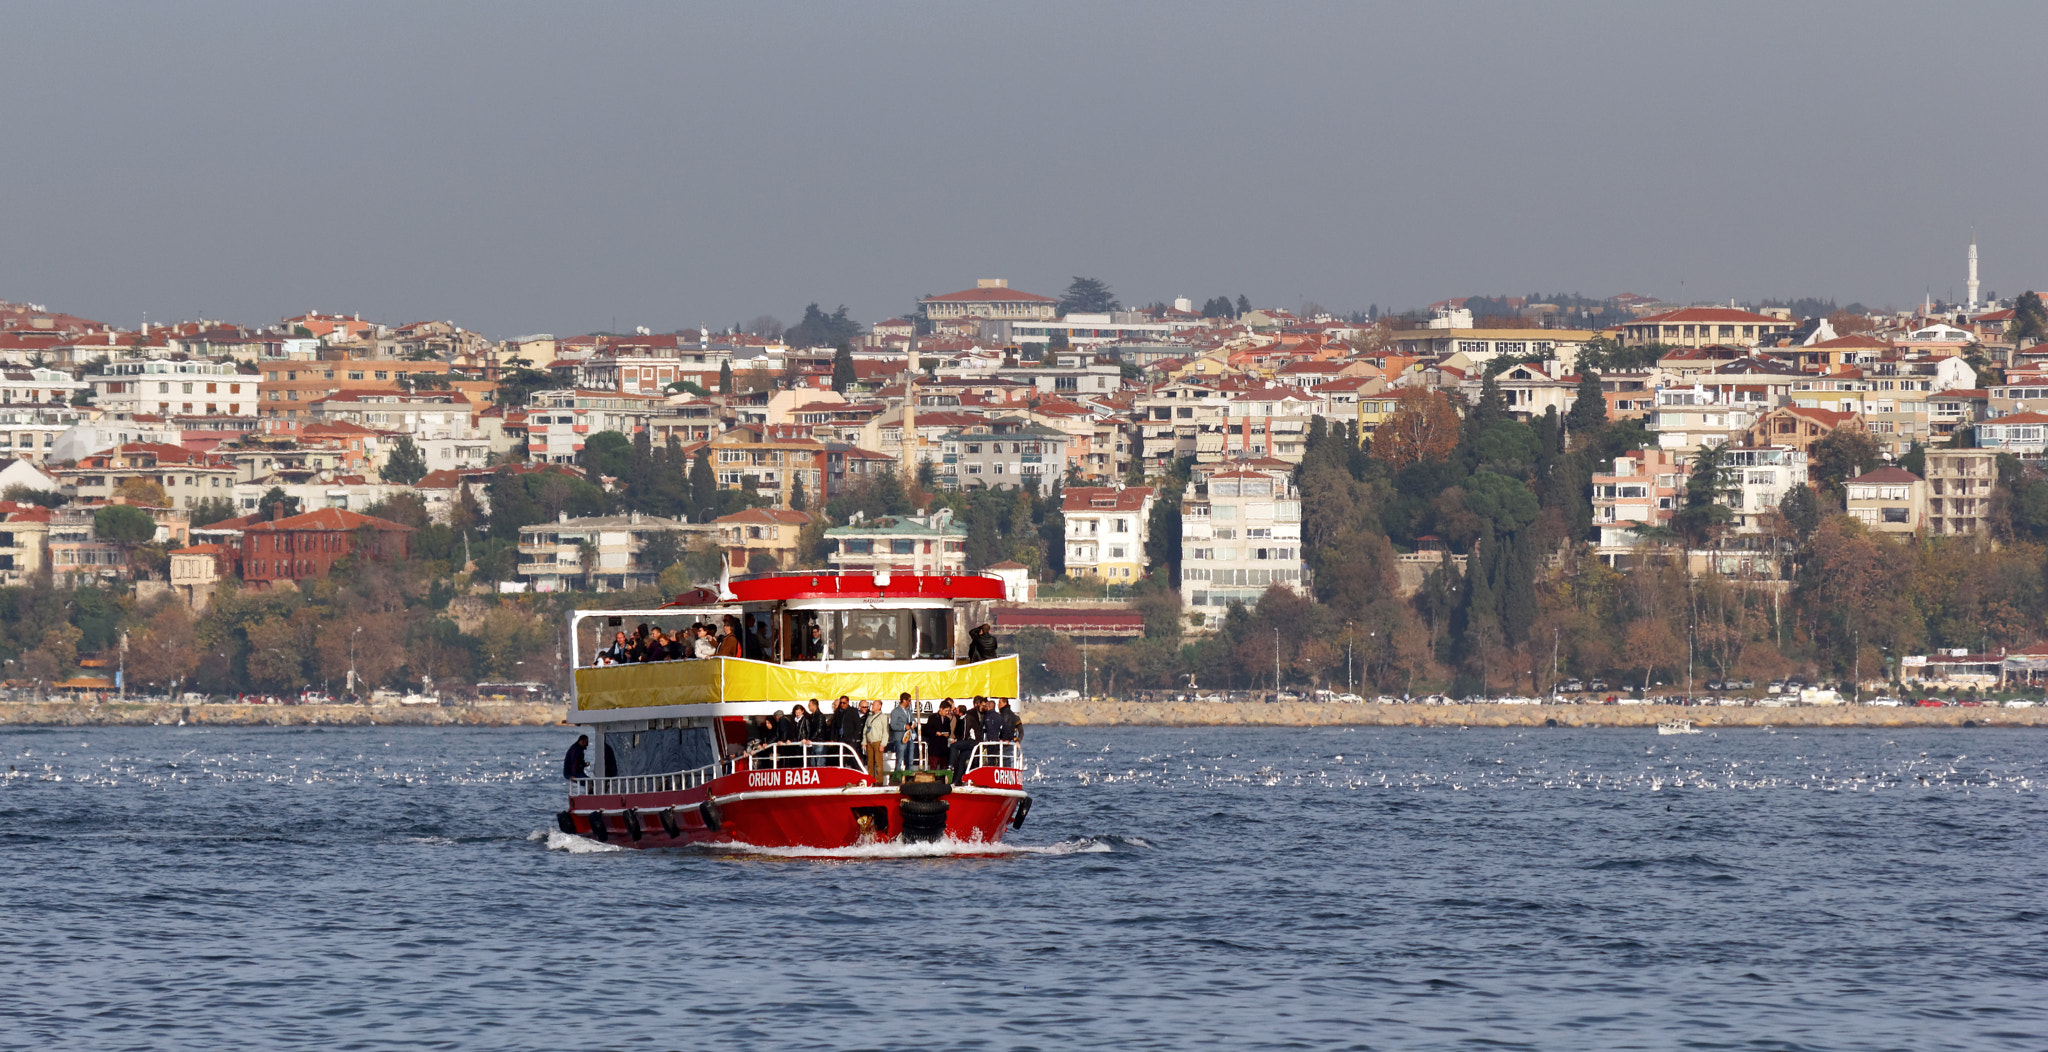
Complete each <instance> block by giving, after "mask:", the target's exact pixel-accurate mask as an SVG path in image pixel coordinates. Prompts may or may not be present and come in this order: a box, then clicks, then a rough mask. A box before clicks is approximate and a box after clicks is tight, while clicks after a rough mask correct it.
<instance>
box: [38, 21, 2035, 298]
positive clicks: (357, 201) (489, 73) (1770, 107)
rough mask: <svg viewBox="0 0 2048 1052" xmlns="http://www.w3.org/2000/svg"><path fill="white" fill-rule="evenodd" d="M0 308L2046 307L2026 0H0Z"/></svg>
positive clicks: (2031, 51) (2032, 50) (2032, 61)
mask: <svg viewBox="0 0 2048 1052" xmlns="http://www.w3.org/2000/svg"><path fill="white" fill-rule="evenodd" d="M0 27H4V32H5V35H6V37H7V38H8V40H9V45H8V47H7V49H6V52H7V56H6V59H5V61H4V62H0V199H4V212H0V216H4V218H0V298H4V299H14V300H30V301H33V302H39V303H46V304H48V305H49V306H51V307H53V308H56V309H62V310H68V311H73V312H76V313H80V314H84V315H87V316H89V317H95V318H100V319H103V320H107V321H113V322H118V323H122V324H133V323H135V322H137V321H139V320H140V319H141V317H142V313H143V312H144V311H147V312H148V313H149V316H150V317H151V318H152V319H158V320H162V319H169V318H189V317H193V316H196V315H198V314H199V313H200V312H201V311H204V312H205V314H206V316H208V317H212V318H225V319H231V320H236V321H243V322H252V323H263V322H269V321H274V320H275V319H277V318H279V317H281V316H283V315H285V314H288V313H297V312H299V311H303V310H307V309H313V308H318V309H321V310H327V311H361V312H362V313H363V314H364V315H365V316H366V317H369V318H373V319H382V320H386V321H389V322H391V323H394V324H396V323H400V322H405V321H412V320H418V319H422V318H449V319H453V320H455V321H457V322H460V323H462V324H465V325H468V326H470V327H472V328H475V329H479V330H481V331H483V332H486V333H490V334H493V335H499V336H503V335H511V334H514V333H519V332H533V331H552V332H557V333H571V332H582V331H589V330H592V329H597V328H604V327H608V326H610V325H612V324H613V320H614V319H616V323H617V324H618V326H620V327H621V328H627V327H631V326H634V325H647V326H650V327H652V328H654V329H655V330H657V331H661V330H666V329H672V328H676V327H679V326H691V325H695V324H697V323H699V322H702V323H706V324H710V325H714V326H725V325H729V324H732V323H734V322H739V321H744V320H746V319H749V318H751V317H753V316H755V315H757V314H762V313H771V314H775V315H777V316H779V317H781V318H783V319H784V320H785V321H793V320H795V318H796V316H798V315H799V314H800V313H801V311H802V309H803V305H804V304H805V303H806V302H808V301H811V300H817V301H819V302H821V303H823V304H824V305H825V306H826V307H828V308H829V307H832V306H834V305H836V304H839V303H842V302H843V303H845V304H847V305H849V306H850V307H851V308H852V309H853V311H854V313H855V314H856V315H857V316H859V317H860V318H861V319H862V320H864V321H868V322H872V321H874V320H876V319H878V318H881V317H885V316H889V315H892V314H897V313H901V312H904V311H907V310H909V309H911V308H912V307H913V305H914V301H915V300H916V298H917V297H918V296H920V295H923V294H926V293H935V292H946V291H951V290H954V289H958V288H962V287H966V286H969V285H971V284H972V282H973V280H974V279H975V278H979V277H1007V278H1009V279H1010V280H1011V283H1012V284H1013V285H1015V286H1017V287H1020V288H1026V289H1031V290H1035V291H1039V292H1044V293H1047V294H1057V293H1058V292H1059V290H1060V289H1061V288H1062V287H1064V285H1065V284H1066V282H1067V280H1068V278H1069V276H1071V275H1074V274H1086V275H1094V276H1099V277H1102V278H1103V279H1105V280H1107V281H1108V282H1109V283H1110V284H1111V285H1112V286H1113V287H1114V288H1115V289H1116V291H1117V292H1118V293H1119V294H1120V295H1121V296H1122V297H1123V298H1124V300H1125V301H1126V302H1145V301H1149V300H1152V299H1167V298H1171V297H1173V296H1175V295H1187V296H1191V297H1193V298H1194V299H1195V300H1196V301H1197V302H1199V301H1201V300H1202V299H1204V298H1206V297H1209V296H1213V295H1216V294H1218V293H1224V294H1229V295H1236V294H1237V293H1239V292H1244V293H1247V294H1249V295H1250V296H1251V298H1252V299H1253V300H1255V301H1259V302H1262V303H1273V304H1279V305H1284V306H1293V305H1295V304H1297V303H1298V302H1299V301H1300V300H1302V299H1303V298H1307V299H1311V300H1315V301H1317V302H1320V303H1323V304H1325V305H1326V306H1329V307H1332V308H1338V309H1351V308H1358V309H1363V308H1364V307H1365V306H1366V305H1367V304H1368V303H1379V304H1382V305H1388V306H1403V307H1405V306H1416V305H1420V304H1422V303H1426V302H1428V301H1430V300H1433V299H1437V298H1441V297H1444V296H1450V295H1459V294H1467V293H1509V294H1520V293H1526V292H1532V291H1543V292H1551V291H1578V292H1583V293H1586V294H1588V295H1595V296H1605V295H1611V294H1613V293H1616V292H1620V291H1624V290H1629V291H1637V292H1643V293H1648V294H1654V295H1661V296H1665V297H1671V298H1681V297H1682V298H1686V299H1724V300H1725V299H1726V298H1728V297H1731V296H1735V297H1741V298H1745V299H1748V298H1754V297H1765V296H1800V295H1819V296H1832V297H1837V298H1839V299H1841V300H1843V301H1844V302H1846V301H1848V300H1851V299H1860V300H1863V301H1865V302H1869V303H1874V304H1875V303H1885V302H1889V303H1895V304H1898V305H1905V304H1908V303H1914V302H1917V301H1918V300H1919V297H1920V295H1921V293H1922V291H1923V290H1924V289H1925V288H1927V287H1928V286H1930V285H1931V286H1933V288H1934V290H1935V292H1936V294H1937V295H1940V294H1943V293H1945V292H1947V291H1948V290H1950V289H1954V290H1956V291H1957V292H1960V291H1961V286H1962V280H1963V253H1964V246H1965V243H1966V242H1967V240H1968V235H1969V231H1970V228H1971V227H1972V226H1973V225H1974V226H1975V227H1976V228H1977V231H1978V240H1979V243H1980V245H1981V246H1982V249H1981V251H1982V254H1983V276H1984V281H1985V285H1986V288H1987V289H1988V290H1995V291H1998V292H2000V293H2003V294H2008V295H2009V294H2011V293H2013V292H2016V291H2018V290H2020V289H2022V288H2030V287H2031V288H2039V287H2042V286H2048V238H2044V237H2043V233H2044V230H2043V226H2044V222H2048V220H2044V211H2043V200H2042V192H2041V191H2042V188H2043V185H2044V180H2043V176H2044V172H2048V168H2044V164H2043V162H2044V160H2048V158H2044V152H2048V151H2044V148H2043V146H2042V142H2043V137H2042V135H2041V133H2040V114H2039V110H2040V103H2041V100H2042V99H2043V97H2044V95H2043V84H2044V83H2048V81H2044V76H2048V74H2044V71H2043V64H2042V62H2041V57H2040V56H2041V54H2042V45H2043V43H2044V41H2048V5H2044V4H2041V3H2039V2H2038V0H2035V2H2028V3H2009V4H1997V5H1968V4H1956V3H1944V4H1916V5H1909V4H1896V3H1856V4H1836V5H1802V4H1786V3H1763V4H1750V5H1740V4H1699V5H1675V4H1583V3H1581V4H1528V3H1520V4H1497V5H1469V4H1450V3H1435V2H1432V3H1413V4H1402V5H1371V4H1362V3H1346V4H1331V5H1323V4H1307V3H1258V4H1253V3H1233V4H1198V3H1170V4H1169V3H1145V4H1099V3H1077V4H1055V3H1027V4H1018V3H1011V4H1002V5H967V4H944V5H939V4H934V5H903V4H882V3H838V4H834V3H823V2H817V3H809V4H799V5H781V4H769V3H757V2H748V3H739V4H733V3H723V4H715V5H702V6H697V5H682V4H672V3H659V4H632V3H615V4H577V5H566V4H536V5H525V4H513V3H474V4H435V3H401V4H390V5H374V4H277V3H260V4H257V3H252V4H212V5H207V4H195V3H180V4H162V5H144V4H108V5H97V4H88V3H79V2H71V0H67V2H62V3H49V4H26V5H24V4H4V5H0Z"/></svg>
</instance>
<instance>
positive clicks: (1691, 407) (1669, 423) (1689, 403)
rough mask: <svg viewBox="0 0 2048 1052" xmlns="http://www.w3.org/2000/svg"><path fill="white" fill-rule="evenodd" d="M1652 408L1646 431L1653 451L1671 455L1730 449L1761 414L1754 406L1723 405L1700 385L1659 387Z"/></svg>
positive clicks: (1713, 391)
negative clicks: (1652, 435) (1654, 446)
mask: <svg viewBox="0 0 2048 1052" xmlns="http://www.w3.org/2000/svg"><path fill="white" fill-rule="evenodd" d="M1656 404H1657V408H1656V409H1655V410H1654V411H1652V412H1651V414H1650V421H1649V428H1650V430H1652V431H1654V432H1656V433H1657V448H1659V449H1663V450H1668V451H1671V452H1674V453H1691V452H1693V451H1695V450H1699V449H1704V448H1707V447H1709V446H1723V445H1734V444H1735V443H1736V442H1737V440H1739V439H1741V438H1743V437H1744V436H1746V435H1747V434H1748V432H1749V428H1750V426H1751V425H1753V424H1755V423H1756V418H1757V416H1758V415H1759V414H1760V413H1761V411H1762V410H1761V409H1760V408H1759V407H1757V406H1756V405H1755V404H1754V403H1748V402H1742V403H1730V402H1726V401H1723V400H1722V397H1721V392H1720V390H1719V389H1717V388H1711V387H1707V386H1706V385H1704V384H1691V385H1688V386H1685V387H1660V388H1658V389H1657V391H1656Z"/></svg>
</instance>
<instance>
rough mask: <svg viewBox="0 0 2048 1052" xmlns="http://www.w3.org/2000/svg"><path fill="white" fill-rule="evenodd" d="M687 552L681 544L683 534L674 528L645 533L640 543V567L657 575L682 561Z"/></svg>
mask: <svg viewBox="0 0 2048 1052" xmlns="http://www.w3.org/2000/svg"><path fill="white" fill-rule="evenodd" d="M688 553H689V550H688V548H686V547H685V546H684V544H683V535H682V534H680V533H677V532H675V531H674V530H657V531H655V532H653V533H649V534H648V535H647V539H646V540H645V541H642V542H641V544H640V569H641V570H642V571H643V572H647V573H653V574H657V575H659V574H660V573H661V572H662V571H663V570H666V569H668V568H669V567H671V566H674V565H675V564H677V563H679V562H682V561H683V556H685V555H687V554H688Z"/></svg>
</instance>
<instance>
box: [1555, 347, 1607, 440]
mask: <svg viewBox="0 0 2048 1052" xmlns="http://www.w3.org/2000/svg"><path fill="white" fill-rule="evenodd" d="M1564 426H1565V427H1566V429H1568V430H1570V431H1571V433H1572V434H1575V435H1577V434H1591V433H1592V432H1595V431H1598V430H1600V429H1601V428H1603V427H1606V426H1607V399H1606V398H1605V397H1604V396H1602V395H1601V393H1600V374H1599V373H1596V372H1594V371H1593V370H1592V369H1591V368H1589V367H1587V366H1586V365H1585V364H1584V363H1583V362H1581V363H1580V365H1579V390H1578V393H1577V394H1576V395H1575V396H1574V397H1573V399H1572V411H1571V413H1570V415H1568V416H1566V417H1565V420H1564Z"/></svg>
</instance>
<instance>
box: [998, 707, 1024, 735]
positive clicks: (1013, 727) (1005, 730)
mask: <svg viewBox="0 0 2048 1052" xmlns="http://www.w3.org/2000/svg"><path fill="white" fill-rule="evenodd" d="M1023 737H1024V721H1023V720H1022V719H1019V718H1018V716H1017V712H1016V710H1014V709H1012V708H1010V699H1008V698H1004V699H1003V700H1001V701H999V702H996V733H995V740H997V741H999V742H1013V741H1021V740H1022V739H1023Z"/></svg>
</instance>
